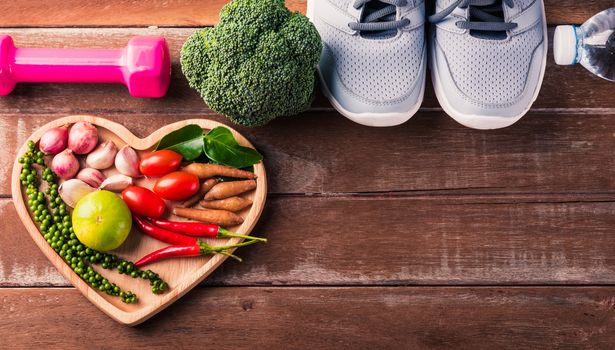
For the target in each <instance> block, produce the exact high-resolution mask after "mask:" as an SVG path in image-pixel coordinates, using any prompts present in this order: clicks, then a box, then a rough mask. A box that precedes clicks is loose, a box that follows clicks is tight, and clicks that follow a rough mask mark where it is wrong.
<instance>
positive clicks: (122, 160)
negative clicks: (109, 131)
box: [115, 145, 141, 177]
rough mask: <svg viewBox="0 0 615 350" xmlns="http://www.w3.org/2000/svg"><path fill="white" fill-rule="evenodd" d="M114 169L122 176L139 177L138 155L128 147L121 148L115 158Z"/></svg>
mask: <svg viewBox="0 0 615 350" xmlns="http://www.w3.org/2000/svg"><path fill="white" fill-rule="evenodd" d="M115 168H116V169H117V171H119V172H120V173H122V174H124V175H128V176H131V177H139V176H141V172H140V171H139V155H138V154H137V152H136V151H135V150H134V149H132V147H130V146H128V145H126V146H124V147H122V148H121V149H120V150H119V152H117V155H116V156H115Z"/></svg>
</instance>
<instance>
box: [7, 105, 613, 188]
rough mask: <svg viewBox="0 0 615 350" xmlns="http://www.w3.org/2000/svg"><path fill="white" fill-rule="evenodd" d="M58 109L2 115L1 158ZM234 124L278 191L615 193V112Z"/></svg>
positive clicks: (141, 122) (148, 120) (145, 128)
mask: <svg viewBox="0 0 615 350" xmlns="http://www.w3.org/2000/svg"><path fill="white" fill-rule="evenodd" d="M99 115H101V116H105V117H107V118H109V119H110V120H113V121H116V122H118V123H120V124H123V125H126V126H128V127H129V128H130V129H131V131H133V132H134V133H135V134H136V135H138V136H140V137H144V136H147V135H148V134H150V133H151V132H153V131H154V130H156V129H158V128H160V127H162V126H164V125H166V124H168V123H172V122H176V121H179V120H184V119H189V118H199V117H207V118H210V119H214V120H217V121H222V122H225V123H228V121H227V120H226V119H225V118H224V117H221V116H219V115H204V116H202V115H199V114H186V115H181V114H180V115H176V114H169V113H162V112H161V113H158V114H140V113H137V112H134V113H114V114H107V113H100V114H99ZM61 116H64V115H63V114H37V115H27V114H0V126H1V127H0V138H2V139H3V140H4V142H5V147H3V148H1V149H0V158H1V159H13V157H14V155H15V154H16V150H17V148H18V147H20V146H21V145H22V144H23V142H24V141H25V139H26V137H28V135H30V134H31V133H32V132H34V130H36V129H37V128H38V127H40V126H42V125H44V124H46V123H48V122H50V121H52V120H54V119H56V118H58V117H61ZM238 130H239V131H240V132H241V133H242V134H244V135H246V137H247V138H248V139H249V140H250V141H251V142H253V143H254V144H255V145H256V147H257V149H259V150H260V151H261V152H263V154H264V156H265V159H266V162H267V165H266V166H267V168H268V170H269V173H270V177H269V179H268V180H269V185H270V186H269V189H270V191H271V192H272V193H278V194H280V193H284V194H301V193H321V194H331V193H364V194H365V193H367V194H388V195H404V194H415V195H416V194H421V193H423V192H429V193H434V192H436V193H439V194H442V193H455V194H463V193H473V194H490V193H499V194H504V193H516V194H529V193H541V194H549V193H570V194H571V195H575V194H577V197H582V194H583V193H606V194H609V193H610V194H612V193H615V158H613V157H612V156H611V154H610V150H613V149H615V136H614V135H615V118H613V115H601V114H575V115H570V114H555V113H530V114H529V115H527V116H526V117H525V118H524V119H522V120H521V121H520V122H518V123H517V124H515V125H513V126H512V127H509V128H506V129H502V130H496V131H487V132H485V131H477V130H471V129H468V128H465V127H462V126H460V125H458V124H457V123H455V122H454V121H453V120H452V119H451V118H449V117H448V116H446V115H445V114H444V113H441V112H421V113H419V114H417V115H416V116H415V117H414V118H412V119H411V120H410V121H409V122H408V123H406V124H404V125H401V126H399V127H395V128H384V129H382V128H368V127H363V126H360V125H357V124H354V123H352V122H351V121H349V120H347V119H345V118H343V117H342V116H340V115H338V114H337V113H323V112H318V113H316V112H314V113H306V114H303V115H301V116H297V117H288V118H281V119H278V120H276V121H274V122H273V123H271V124H270V125H268V126H266V127H263V128H255V129H248V128H238ZM298 140H300V141H299V142H298ZM10 166H11V165H10V163H8V162H3V163H0V194H5V195H7V194H9V193H10V189H9V186H8V183H9V176H10Z"/></svg>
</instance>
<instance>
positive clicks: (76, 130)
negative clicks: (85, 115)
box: [68, 122, 98, 154]
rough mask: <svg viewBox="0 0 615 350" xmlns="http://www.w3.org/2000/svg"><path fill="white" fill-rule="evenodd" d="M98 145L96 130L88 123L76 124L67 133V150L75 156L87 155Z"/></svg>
mask: <svg viewBox="0 0 615 350" xmlns="http://www.w3.org/2000/svg"><path fill="white" fill-rule="evenodd" d="M97 144H98V129H96V127H95V126H94V125H92V124H91V123H88V122H76V123H75V124H73V126H72V127H71V128H70V131H69V133H68V148H70V149H71V150H72V151H73V152H75V154H88V153H90V152H92V150H93V149H94V147H96V145H97Z"/></svg>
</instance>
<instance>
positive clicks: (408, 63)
mask: <svg viewBox="0 0 615 350" xmlns="http://www.w3.org/2000/svg"><path fill="white" fill-rule="evenodd" d="M313 1H315V2H321V1H323V2H329V3H330V4H332V5H333V6H335V8H336V9H337V10H339V11H342V12H344V13H345V14H346V15H350V16H354V17H359V16H360V13H359V11H356V10H355V9H354V8H353V6H352V5H353V3H354V1H350V0H313ZM422 4H423V3H422V1H412V0H409V1H408V3H407V5H406V9H405V11H410V10H411V9H415V10H418V8H417V6H422ZM403 11H404V10H403V9H402V10H399V11H398V14H397V18H400V14H402V12H403ZM311 17H312V21H313V22H314V24H315V25H316V28H317V29H318V32H319V33H320V35H321V38H322V40H323V44H324V50H323V58H322V60H321V67H320V68H321V71H322V70H331V71H332V74H322V75H323V79H324V80H325V81H323V83H324V84H327V85H331V84H336V82H335V81H332V80H334V79H339V82H338V83H339V84H341V85H342V88H343V89H344V90H345V91H346V93H347V94H348V95H349V96H353V97H354V98H356V99H357V100H360V101H362V102H363V103H367V104H373V105H385V104H389V105H391V104H395V103H396V102H398V101H402V100H404V99H406V98H407V97H408V96H410V95H412V94H413V92H414V90H415V89H416V88H417V85H418V82H419V81H420V78H421V75H422V74H424V70H425V62H424V56H425V55H424V54H425V38H424V35H425V34H424V33H425V31H424V24H423V23H410V25H409V26H408V27H406V28H402V29H400V30H399V31H398V32H397V34H396V35H394V36H392V37H390V36H386V37H366V36H364V35H361V33H359V32H354V33H350V32H349V31H348V30H345V29H346V28H341V29H340V26H336V25H332V24H331V23H330V22H331V20H330V19H329V18H327V16H325V15H323V14H322V13H319V12H318V11H315V13H313V14H312V15H311ZM321 73H322V72H321ZM420 88H422V87H420Z"/></svg>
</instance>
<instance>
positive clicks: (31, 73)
mask: <svg viewBox="0 0 615 350" xmlns="http://www.w3.org/2000/svg"><path fill="white" fill-rule="evenodd" d="M14 50H15V52H14V57H15V59H14V61H13V64H12V65H11V75H12V77H13V79H15V80H16V81H18V82H42V83H44V82H58V83H125V80H124V66H125V63H124V62H125V61H126V49H39V48H36V49H31V48H15V49H14Z"/></svg>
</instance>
